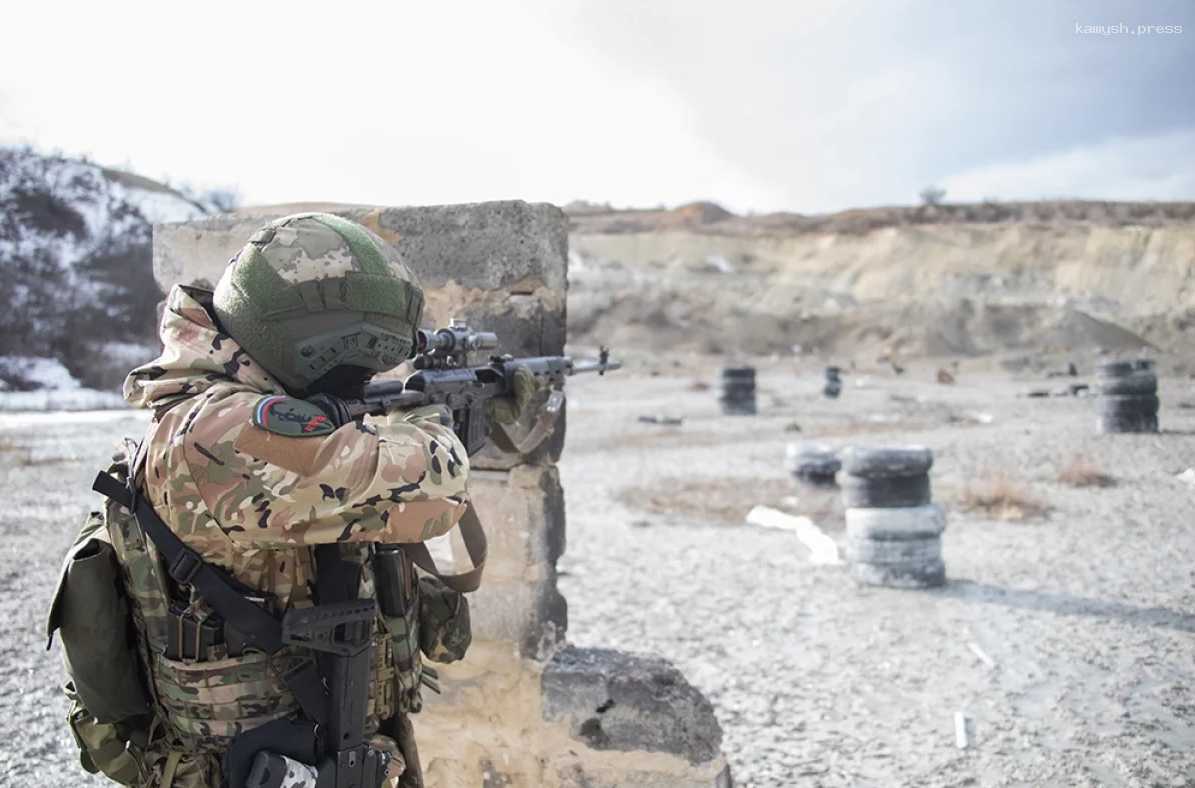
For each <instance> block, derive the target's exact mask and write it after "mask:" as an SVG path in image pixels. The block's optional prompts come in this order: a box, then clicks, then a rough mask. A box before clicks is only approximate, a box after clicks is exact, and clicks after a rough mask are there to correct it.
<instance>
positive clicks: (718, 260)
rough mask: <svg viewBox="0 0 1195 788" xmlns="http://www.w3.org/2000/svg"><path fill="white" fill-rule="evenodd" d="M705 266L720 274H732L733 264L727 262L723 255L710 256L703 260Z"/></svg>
mask: <svg viewBox="0 0 1195 788" xmlns="http://www.w3.org/2000/svg"><path fill="white" fill-rule="evenodd" d="M705 262H706V265H708V266H710V267H711V268H713V269H714V270H715V271H717V272H718V273H720V274H733V273H734V264H733V263H731V262H730V261H729V260H727V259H726V258H725V257H724V256H723V255H720V254H711V255H708V256H706V258H705Z"/></svg>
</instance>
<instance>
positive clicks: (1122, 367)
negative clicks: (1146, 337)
mask: <svg viewBox="0 0 1195 788" xmlns="http://www.w3.org/2000/svg"><path fill="white" fill-rule="evenodd" d="M1135 369H1137V362H1136V361H1103V362H1101V363H1099V364H1096V365H1095V371H1096V374H1097V375H1099V376H1100V377H1102V378H1123V377H1124V376H1125V375H1131V374H1132V373H1133V370H1135Z"/></svg>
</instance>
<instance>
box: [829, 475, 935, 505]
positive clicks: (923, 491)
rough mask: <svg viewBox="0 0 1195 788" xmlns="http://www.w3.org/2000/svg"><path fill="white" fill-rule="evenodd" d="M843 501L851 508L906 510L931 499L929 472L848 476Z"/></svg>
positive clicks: (926, 502) (843, 484) (843, 482)
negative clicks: (910, 474) (877, 476)
mask: <svg viewBox="0 0 1195 788" xmlns="http://www.w3.org/2000/svg"><path fill="white" fill-rule="evenodd" d="M842 502H843V505H845V506H846V507H847V508H850V509H855V508H858V509H905V508H908V507H911V506H925V505H926V504H928V503H929V502H930V488H929V474H926V473H921V474H918V475H916V476H891V477H881V478H878V479H864V478H862V477H859V476H851V475H846V476H844V477H843V480H842Z"/></svg>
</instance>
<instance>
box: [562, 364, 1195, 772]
mask: <svg viewBox="0 0 1195 788" xmlns="http://www.w3.org/2000/svg"><path fill="white" fill-rule="evenodd" d="M931 373H932V370H929V369H926V370H919V369H914V370H910V371H908V372H906V373H905V375H903V376H901V377H899V378H898V377H895V376H892V375H891V373H888V374H887V375H876V376H874V377H871V378H870V379H869V380H864V381H862V382H865V383H868V387H866V388H857V387H856V386H855V385H853V383H854V382H855V381H854V380H851V379H848V381H847V384H848V386H847V389H846V391H845V392H844V394H843V396H842V398H841V399H840V400H839V401H836V402H832V401H828V400H825V399H822V398H821V397H820V395H819V394H818V392H817V388H818V385H817V380H816V374H815V371H814V370H813V369H800V370H798V369H794V368H792V367H791V366H783V367H773V368H771V369H768V370H766V372H764V373H763V374H762V377H761V379H760V386H761V390H762V393H761V396H760V404H761V413H760V415H759V416H758V417H755V418H751V417H725V416H722V415H721V414H720V413H719V412H718V410H717V406H716V403H715V392H713V391H711V390H702V389H703V385H702V384H704V383H710V382H713V380H714V378H713V376H712V375H711V374H709V373H708V372H707V373H701V374H696V375H690V374H679V373H678V374H673V375H662V376H659V377H655V378H646V379H638V378H635V379H632V380H628V379H627V378H622V379H619V380H618V381H617V382H616V381H615V380H608V381H598V380H584V381H580V380H577V381H574V382H576V383H579V384H580V385H577V386H574V387H573V398H572V401H571V404H570V413H569V437H568V448H567V450H566V453H565V457H564V459H563V462H562V471H563V482H564V485H565V491H566V498H567V501H568V514H569V545H568V551H567V553H566V555H565V557H564V558H563V559H562V560H561V563H560V566H561V568H562V570H564V572H565V577H563V578H562V580H561V585H562V588H563V590H564V592H565V594H566V596H567V597H568V599H569V608H570V630H569V634H570V639H572V640H573V641H575V642H577V643H579V644H583V645H598V644H602V645H610V646H615V647H618V648H623V649H634V650H643V651H655V652H659V653H661V654H663V655H665V656H667V657H669V658H670V659H672V660H674V661H675V662H676V663H677V664H678V665H679V666H680V667H681V668H682V670H683V671H684V672H685V673H686V675H687V676H688V677H689V678H690V680H692V681H693V682H695V683H696V684H697V685H698V686H699V687H700V688H701V689H702V690H704V691H705V692H706V693H707V694H708V696H709V697H710V699H711V700H712V701H713V703H714V705H715V707H716V709H717V712H718V716H719V718H720V720H721V722H722V725H723V728H724V730H725V741H724V749H725V751H726V752H727V755H728V757H729V759H730V761H731V763H732V767H733V769H734V775H735V778H736V782H737V784H740V785H748V786H779V785H810V786H821V785H824V786H840V785H874V786H890V785H909V786H914V785H916V786H953V785H1001V786H1004V785H1009V786H1012V785H1018V786H1020V785H1024V786H1045V785H1051V786H1053V785H1066V786H1072V785H1092V786H1094V785H1107V786H1122V785H1123V786H1180V785H1195V727H1193V725H1195V696H1193V694H1192V687H1191V683H1192V679H1193V678H1195V586H1193V582H1192V581H1193V580H1195V571H1193V567H1195V538H1192V529H1193V528H1195V522H1193V521H1192V517H1193V511H1195V507H1193V503H1195V488H1192V487H1191V486H1189V485H1188V484H1187V483H1185V482H1183V481H1180V480H1177V479H1176V478H1175V474H1176V473H1177V472H1179V471H1182V470H1184V469H1185V468H1187V467H1190V466H1191V465H1195V410H1188V409H1183V408H1179V407H1177V405H1178V404H1179V403H1180V402H1182V401H1183V400H1184V398H1188V397H1191V396H1192V395H1193V394H1195V387H1193V386H1192V384H1191V382H1190V381H1189V380H1177V379H1163V382H1162V386H1161V392H1162V393H1161V396H1162V399H1163V403H1164V406H1163V410H1162V414H1161V416H1162V422H1163V428H1164V432H1163V434H1161V435H1149V436H1105V435H1098V434H1096V433H1095V430H1094V422H1095V417H1094V411H1095V405H1094V402H1093V401H1092V400H1090V399H1081V398H1072V397H1067V398H1051V399H1023V398H1018V397H1017V396H1016V395H1017V394H1018V393H1019V392H1021V391H1023V390H1024V389H1025V388H1026V387H1027V386H1028V385H1029V383H1028V382H1027V381H1010V380H1008V378H1007V376H995V375H986V376H984V377H982V378H979V379H972V378H969V377H968V375H967V372H966V368H965V367H964V369H963V371H962V372H961V373H960V375H959V383H958V384H957V385H954V386H943V385H938V384H936V383H931V382H928V381H931V380H933V376H932V374H931ZM1058 383H1059V382H1058V381H1054V384H1058ZM1033 385H1040V381H1036V382H1034V383H1033ZM628 392H634V393H633V394H628ZM657 413H667V414H669V415H677V416H682V417H684V419H685V421H684V424H683V425H682V426H680V427H663V426H651V425H647V424H642V423H640V422H639V421H638V417H639V416H640V415H647V414H657ZM796 426H799V427H800V431H799V432H796V431H790V430H795V427H796ZM807 439H824V440H825V441H826V442H828V443H831V444H833V445H837V446H842V445H846V444H848V443H851V442H860V443H872V444H876V443H878V444H889V443H905V442H918V443H923V444H926V445H928V446H930V447H932V448H933V449H934V451H935V453H936V457H937V461H936V464H935V466H934V469H933V472H932V475H933V482H934V487H935V497H936V499H937V500H938V501H939V502H941V503H943V504H944V505H945V506H946V507H947V510H948V513H949V526H948V528H947V531H946V534H945V536H944V552H945V559H946V564H947V570H948V574H949V578H950V579H949V583H948V584H947V585H946V587H944V588H941V589H938V590H933V591H897V590H888V589H880V588H858V587H856V586H855V585H854V584H853V583H852V582H851V581H850V579H849V578H848V577H847V575H846V573H845V571H844V570H843V569H842V568H841V567H832V566H814V565H811V564H810V563H809V561H808V552H807V551H806V550H805V549H804V548H803V547H802V546H801V545H800V544H799V543H798V542H797V541H796V539H795V537H794V536H793V535H792V534H790V533H785V532H775V531H765V530H760V529H757V528H754V527H752V526H748V525H745V524H743V521H742V517H743V515H744V514H745V513H746V512H747V511H748V510H749V509H750V508H751V507H752V506H753V505H755V504H757V503H765V504H772V505H779V506H784V505H786V504H787V505H789V506H793V502H792V501H788V502H785V501H784V498H785V497H786V496H791V495H794V494H798V493H799V491H797V490H796V489H795V487H793V486H792V484H791V483H790V481H789V479H788V477H787V476H786V473H785V470H784V468H783V463H782V459H783V453H784V445H785V443H786V442H789V441H794V440H807ZM1076 460H1082V461H1083V462H1084V463H1086V464H1087V466H1088V469H1087V470H1088V473H1087V474H1083V473H1080V474H1079V476H1080V477H1083V476H1085V475H1090V472H1091V469H1092V468H1093V467H1094V468H1095V469H1098V470H1102V471H1104V472H1106V473H1107V474H1109V475H1111V476H1112V477H1114V479H1115V483H1114V485H1113V486H1109V487H1074V486H1071V485H1069V484H1065V483H1062V482H1060V481H1059V474H1060V473H1061V472H1062V471H1063V470H1065V469H1067V468H1073V467H1082V465H1083V464H1082V463H1076ZM992 484H995V485H997V486H1003V488H1004V490H1005V492H1006V494H1007V496H1008V497H1009V498H1012V499H1016V498H1021V499H1022V500H1021V501H1020V502H1019V504H1018V502H1016V501H1015V500H1014V501H1013V503H1014V506H1013V510H1012V511H1011V512H1010V514H1011V515H1012V516H1013V517H1014V519H1012V520H1001V519H997V517H996V514H995V513H988V512H985V511H982V510H980V511H972V512H964V511H961V502H962V501H964V500H971V499H974V498H976V497H977V495H976V492H977V490H978V491H982V488H983V487H984V486H985V485H992ZM800 497H801V500H800V501H799V503H797V504H796V505H795V507H794V508H795V510H796V511H800V512H803V513H807V514H810V515H811V516H813V518H814V519H815V520H817V521H818V522H819V524H820V525H821V526H822V527H823V528H824V529H825V530H826V531H827V532H828V533H830V534H831V535H832V536H835V537H836V538H839V539H841V538H842V535H843V534H842V527H843V526H842V522H841V511H840V510H837V511H836V507H835V502H834V498H833V496H832V495H831V496H830V498H829V499H827V498H826V497H825V496H824V495H809V494H802V495H801V496H800ZM1035 506H1037V507H1041V508H1043V509H1044V510H1045V511H1044V513H1043V514H1040V515H1036V516H1035V515H1033V512H1034V510H1035ZM1017 508H1019V509H1020V512H1021V514H1022V515H1023V517H1022V519H1015V518H1016V517H1017V514H1018V512H1017V511H1016V509H1017ZM1025 515H1027V516H1025ZM958 711H961V712H963V713H964V714H966V715H968V716H970V717H972V718H974V720H975V735H974V740H973V745H972V747H971V748H970V749H967V750H959V749H958V748H956V746H955V734H954V720H953V718H954V714H955V712H958Z"/></svg>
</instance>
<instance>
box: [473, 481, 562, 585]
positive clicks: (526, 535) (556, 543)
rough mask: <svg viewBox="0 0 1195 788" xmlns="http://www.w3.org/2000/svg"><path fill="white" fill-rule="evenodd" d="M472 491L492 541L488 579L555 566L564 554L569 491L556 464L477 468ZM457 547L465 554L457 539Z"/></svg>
mask: <svg viewBox="0 0 1195 788" xmlns="http://www.w3.org/2000/svg"><path fill="white" fill-rule="evenodd" d="M469 493H470V495H471V496H472V500H473V504H474V506H476V508H477V514H478V518H479V519H480V520H481V524H482V527H483V528H485V532H486V538H487V539H488V541H489V548H490V549H489V564H488V565H487V568H486V577H487V579H495V580H497V579H514V578H517V577H523V576H524V575H525V570H526V568H527V567H529V566H531V565H533V564H541V563H546V564H552V565H554V564H555V563H556V560H557V559H559V558H560V556H561V555H563V554H564V549H565V514H564V490H563V488H561V486H560V474H559V472H558V471H557V470H556V468H555V466H551V465H542V466H541V465H520V466H517V467H515V468H513V469H511V470H510V471H506V472H500V471H475V472H474V473H473V474H472V476H471V477H470V479H469ZM453 549H454V552H455V554H456V555H463V554H464V552H463V546H462V545H460V544H459V543H457V542H454V545H453Z"/></svg>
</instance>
